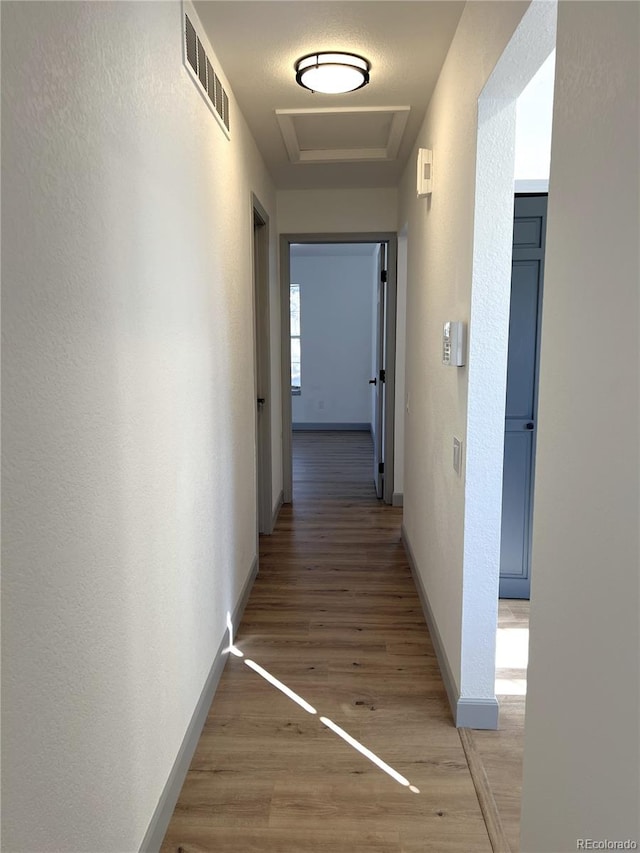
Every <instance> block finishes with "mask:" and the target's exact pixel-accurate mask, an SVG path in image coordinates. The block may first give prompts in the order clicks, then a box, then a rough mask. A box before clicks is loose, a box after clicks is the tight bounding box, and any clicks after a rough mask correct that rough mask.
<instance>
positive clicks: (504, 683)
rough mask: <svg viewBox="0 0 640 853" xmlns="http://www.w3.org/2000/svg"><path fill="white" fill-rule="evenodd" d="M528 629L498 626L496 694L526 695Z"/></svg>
mask: <svg viewBox="0 0 640 853" xmlns="http://www.w3.org/2000/svg"><path fill="white" fill-rule="evenodd" d="M528 663H529V629H528V628H522V627H518V628H498V632H497V635H496V681H495V692H496V696H526V695H527V665H528Z"/></svg>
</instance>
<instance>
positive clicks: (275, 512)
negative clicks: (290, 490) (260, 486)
mask: <svg viewBox="0 0 640 853" xmlns="http://www.w3.org/2000/svg"><path fill="white" fill-rule="evenodd" d="M283 503H284V491H283V490H282V489H280V494H279V495H278V500H277V501H276V505H275V508H274V510H273V515H272V516H271V532H272V533H273V530H274V528H275V526H276V522H277V521H278V516H279V515H280V510H281V509H282V504H283ZM234 624H235V623H234Z"/></svg>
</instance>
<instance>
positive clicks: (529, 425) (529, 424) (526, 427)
mask: <svg viewBox="0 0 640 853" xmlns="http://www.w3.org/2000/svg"><path fill="white" fill-rule="evenodd" d="M524 428H525V429H533V424H532V423H531V421H529V423H528V424H525V425H524Z"/></svg>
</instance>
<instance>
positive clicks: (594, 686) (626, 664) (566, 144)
mask: <svg viewBox="0 0 640 853" xmlns="http://www.w3.org/2000/svg"><path fill="white" fill-rule="evenodd" d="M639 11H640V7H639V5H638V4H637V3H624V2H623V3H610V2H596V3H593V2H583V3H574V2H567V3H560V5H559V10H558V34H557V69H556V91H555V104H554V115H553V150H552V157H551V177H550V194H549V216H548V225H547V252H546V265H545V294H544V305H543V319H542V354H541V365H540V405H539V418H538V423H539V430H538V443H537V464H536V503H535V509H534V533H533V567H532V578H531V584H532V586H531V633H530V638H531V641H530V652H529V677H528V694H527V726H526V742H525V761H524V793H523V810H522V846H521V849H522V850H523V851H527V853H550V851H553V853H558V851H563V853H564V851H570V850H575V849H576V839H578V838H591V839H593V840H594V841H596V842H599V843H601V842H604V841H606V840H608V841H610V842H614V841H619V842H623V841H625V840H626V839H631V840H633V841H635V842H638V841H639V840H640V824H639V815H640V809H639V808H638V805H639V802H640V779H639V777H640V761H639V755H640V749H639V743H638V740H639V727H638V720H639V719H640V709H639V707H638V696H639V689H638V678H639V669H640V668H639V665H638V656H639V649H640V642H639V637H638V623H639V616H640V602H639V597H638V583H639V573H638V566H639V562H640V553H639V545H638V520H639V516H640V507H639V497H638V496H639V471H640V460H639V452H638V451H639V448H638V443H639V437H640V420H639V399H638V398H639V387H640V358H639V352H638V320H639V313H638V309H639V304H638V283H639V281H640V269H639V258H638V234H639V233H640V221H639V214H638V204H639V193H638V186H639V183H638V182H639V178H640V174H639V166H640V164H639V157H640V138H639V132H640V111H639V103H638V101H639V92H640V85H639V84H640V81H639V79H638V76H639V71H640V14H639ZM610 345H612V346H610Z"/></svg>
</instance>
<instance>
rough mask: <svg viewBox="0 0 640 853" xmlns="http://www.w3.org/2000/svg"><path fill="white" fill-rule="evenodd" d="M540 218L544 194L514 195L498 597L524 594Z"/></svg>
mask: <svg viewBox="0 0 640 853" xmlns="http://www.w3.org/2000/svg"><path fill="white" fill-rule="evenodd" d="M546 219H547V197H546V196H516V199H515V210H514V222H513V263H512V271H511V309H510V313H509V356H508V363H507V404H506V415H505V427H504V475H503V484H502V545H501V552H500V597H501V598H529V589H530V580H531V578H530V574H531V518H532V512H533V470H534V457H535V440H536V439H535V436H536V409H537V402H538V356H539V349H540V317H541V309H542V281H543V274H544V247H545V231H546Z"/></svg>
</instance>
